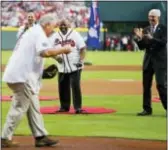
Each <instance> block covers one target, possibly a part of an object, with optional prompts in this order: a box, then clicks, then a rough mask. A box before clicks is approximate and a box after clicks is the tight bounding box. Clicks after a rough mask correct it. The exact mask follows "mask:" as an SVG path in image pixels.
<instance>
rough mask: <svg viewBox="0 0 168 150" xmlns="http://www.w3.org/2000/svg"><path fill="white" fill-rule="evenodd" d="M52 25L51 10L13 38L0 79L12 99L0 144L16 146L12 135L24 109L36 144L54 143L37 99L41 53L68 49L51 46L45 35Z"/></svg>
mask: <svg viewBox="0 0 168 150" xmlns="http://www.w3.org/2000/svg"><path fill="white" fill-rule="evenodd" d="M54 26H55V18H54V17H53V16H52V15H51V14H48V15H45V16H43V17H42V18H41V20H40V21H39V24H37V25H35V26H33V27H32V28H31V29H29V30H28V31H27V32H26V33H25V34H23V36H21V38H20V39H19V40H18V41H17V43H16V46H15V48H14V51H13V54H12V56H11V57H10V59H9V62H8V64H7V67H6V69H5V72H4V76H3V81H4V82H6V83H7V85H8V86H9V88H10V89H11V90H12V91H13V99H12V105H11V108H10V110H9V112H8V115H7V119H6V122H5V125H4V128H3V131H2V137H1V145H2V147H14V146H18V144H16V143H14V142H13V141H12V136H13V133H14V130H15V128H16V127H17V125H18V124H19V122H20V120H21V119H22V117H23V115H24V114H25V113H26V114H27V118H28V122H29V126H30V129H31V131H32V134H33V136H34V138H35V146H36V147H43V146H54V145H56V144H57V143H58V141H54V140H51V139H49V138H48V137H47V134H48V133H47V131H46V129H45V128H44V123H43V118H42V115H41V113H40V104H39V99H38V94H39V90H40V80H41V76H42V72H43V65H44V59H43V57H53V56H56V55H58V54H62V53H65V54H67V53H69V52H70V48H69V47H63V48H60V49H56V48H55V49H54V48H51V45H50V43H49V41H48V37H49V36H50V34H51V33H52V32H53V28H54Z"/></svg>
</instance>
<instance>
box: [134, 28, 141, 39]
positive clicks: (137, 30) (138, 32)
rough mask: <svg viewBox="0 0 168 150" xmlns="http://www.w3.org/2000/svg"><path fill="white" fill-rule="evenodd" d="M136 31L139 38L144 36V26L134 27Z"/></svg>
mask: <svg viewBox="0 0 168 150" xmlns="http://www.w3.org/2000/svg"><path fill="white" fill-rule="evenodd" d="M134 33H135V35H136V36H137V37H138V38H140V39H142V37H143V29H142V28H134Z"/></svg>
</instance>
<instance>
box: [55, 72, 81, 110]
mask: <svg viewBox="0 0 168 150" xmlns="http://www.w3.org/2000/svg"><path fill="white" fill-rule="evenodd" d="M81 72H82V70H77V71H74V72H72V73H59V75H58V89H59V97H60V105H61V109H65V110H68V111H69V109H70V105H71V89H72V99H73V106H74V109H75V110H78V109H81V107H82V94H81V86H80V79H81Z"/></svg>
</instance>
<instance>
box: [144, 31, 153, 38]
mask: <svg viewBox="0 0 168 150" xmlns="http://www.w3.org/2000/svg"><path fill="white" fill-rule="evenodd" d="M144 37H145V38H147V39H149V40H151V39H152V38H153V36H152V35H151V33H150V32H148V33H147V34H144Z"/></svg>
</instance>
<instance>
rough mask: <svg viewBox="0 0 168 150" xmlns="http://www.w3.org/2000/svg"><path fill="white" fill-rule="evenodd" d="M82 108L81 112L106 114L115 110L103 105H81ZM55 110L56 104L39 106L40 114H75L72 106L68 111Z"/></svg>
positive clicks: (56, 108)
mask: <svg viewBox="0 0 168 150" xmlns="http://www.w3.org/2000/svg"><path fill="white" fill-rule="evenodd" d="M82 109H83V110H84V112H83V114H106V113H114V112H116V110H114V109H107V108H103V107H83V108H82ZM57 110H59V107H58V106H51V107H41V108H40V111H41V113H42V114H75V110H74V109H73V108H71V109H70V111H69V112H57Z"/></svg>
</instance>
